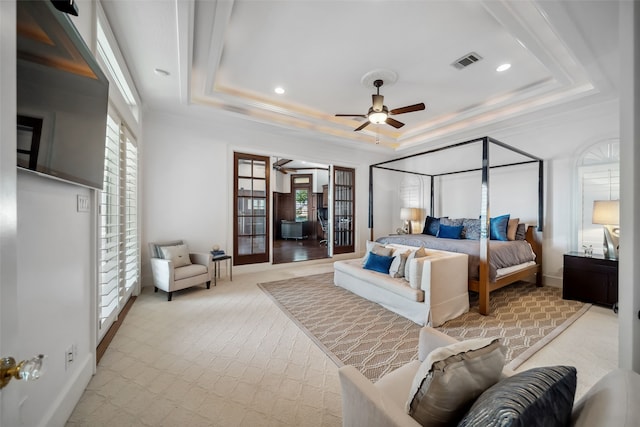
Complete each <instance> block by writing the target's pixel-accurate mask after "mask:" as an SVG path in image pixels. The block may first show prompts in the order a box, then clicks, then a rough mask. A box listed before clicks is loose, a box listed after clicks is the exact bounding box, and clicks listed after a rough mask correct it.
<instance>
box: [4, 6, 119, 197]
mask: <svg viewBox="0 0 640 427" xmlns="http://www.w3.org/2000/svg"><path fill="white" fill-rule="evenodd" d="M16 8H17V16H16V17H17V22H16V26H17V111H18V117H17V126H18V141H17V145H18V153H17V157H18V161H17V165H18V167H19V168H23V169H25V170H29V171H33V172H36V173H38V174H42V175H44V176H48V177H53V178H56V179H60V180H64V181H68V182H72V183H76V184H80V185H83V186H87V187H90V188H96V189H99V190H101V189H102V184H103V174H104V158H105V134H106V120H107V105H108V99H109V81H108V80H107V78H106V76H105V75H104V73H103V72H102V70H101V69H100V66H99V65H98V63H97V61H96V60H95V58H94V56H93V54H92V53H91V51H90V50H89V48H88V47H87V45H86V44H85V43H84V41H83V39H82V37H81V36H80V33H78V31H77V29H76V28H75V26H74V25H73V23H72V22H71V20H70V19H69V17H68V16H67V15H66V14H65V13H63V12H60V11H59V10H57V9H56V8H55V7H54V6H53V5H52V4H51V2H50V1H47V0H45V1H18V2H16Z"/></svg>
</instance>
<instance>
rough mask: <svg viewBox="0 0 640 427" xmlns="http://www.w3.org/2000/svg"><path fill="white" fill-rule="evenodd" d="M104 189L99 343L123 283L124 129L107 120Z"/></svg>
mask: <svg viewBox="0 0 640 427" xmlns="http://www.w3.org/2000/svg"><path fill="white" fill-rule="evenodd" d="M104 163H105V165H104V185H103V190H102V194H101V197H100V211H99V212H100V250H99V254H100V262H99V265H100V272H99V274H100V276H99V278H100V279H99V282H100V284H99V287H100V288H99V298H98V316H99V318H98V339H99V340H100V339H102V337H103V335H104V334H105V333H106V331H107V330H108V329H109V326H110V325H111V323H113V322H114V321H115V319H116V316H117V308H118V302H119V301H118V288H119V286H118V284H119V280H120V271H119V270H120V247H119V230H120V125H119V123H118V122H117V121H116V119H114V117H113V116H112V115H108V116H107V132H106V144H105V162H104Z"/></svg>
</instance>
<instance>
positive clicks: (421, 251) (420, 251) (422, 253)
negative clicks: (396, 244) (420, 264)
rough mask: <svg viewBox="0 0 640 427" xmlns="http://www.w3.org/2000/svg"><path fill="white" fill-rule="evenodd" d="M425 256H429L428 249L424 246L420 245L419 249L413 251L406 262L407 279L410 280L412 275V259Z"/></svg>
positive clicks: (405, 276)
mask: <svg viewBox="0 0 640 427" xmlns="http://www.w3.org/2000/svg"><path fill="white" fill-rule="evenodd" d="M424 256H427V250H426V249H425V248H424V246H420V248H419V249H416V250H415V251H411V253H410V254H409V256H408V257H407V261H406V262H405V264H404V278H405V279H407V280H409V277H411V260H412V259H414V258H422V257H424Z"/></svg>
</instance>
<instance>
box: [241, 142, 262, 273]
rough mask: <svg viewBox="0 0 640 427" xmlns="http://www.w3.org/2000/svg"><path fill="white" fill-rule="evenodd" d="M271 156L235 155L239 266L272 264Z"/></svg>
mask: <svg viewBox="0 0 640 427" xmlns="http://www.w3.org/2000/svg"><path fill="white" fill-rule="evenodd" d="M268 165H269V157H263V156H255V155H251V154H242V153H234V176H235V179H234V199H235V203H234V215H233V216H234V233H233V234H234V245H233V250H234V258H233V262H234V264H236V265H242V264H252V263H258V262H268V261H269V226H268V224H269V198H268V195H269V193H268V191H267V190H268V188H269V168H268V167H267V166H268Z"/></svg>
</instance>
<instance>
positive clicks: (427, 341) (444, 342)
mask: <svg viewBox="0 0 640 427" xmlns="http://www.w3.org/2000/svg"><path fill="white" fill-rule="evenodd" d="M457 342H458V340H457V339H455V338H453V337H450V336H449V335H446V334H443V333H442V332H440V331H439V330H437V329H433V328H432V327H430V326H425V327H423V328H422V329H420V338H419V340H418V360H420V361H421V362H422V361H424V359H426V358H427V356H428V355H429V353H431V352H432V351H433V350H435V349H436V348H440V347H446V346H448V345H450V344H455V343H457Z"/></svg>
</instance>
